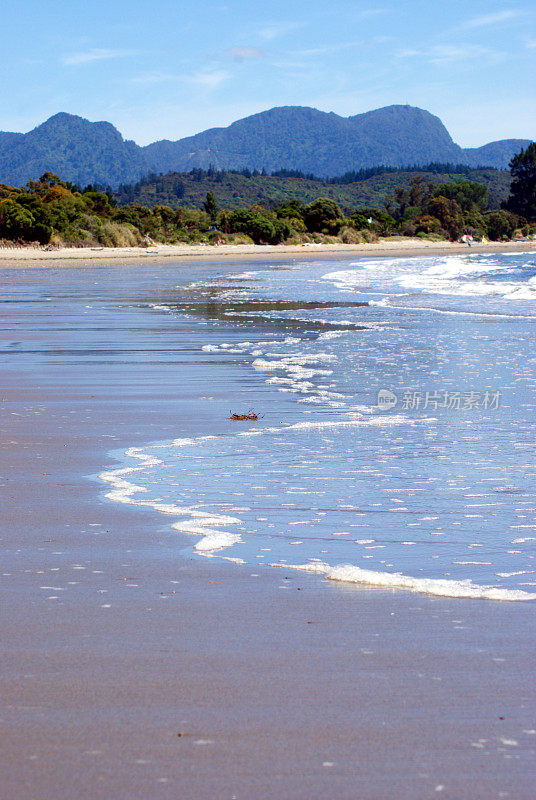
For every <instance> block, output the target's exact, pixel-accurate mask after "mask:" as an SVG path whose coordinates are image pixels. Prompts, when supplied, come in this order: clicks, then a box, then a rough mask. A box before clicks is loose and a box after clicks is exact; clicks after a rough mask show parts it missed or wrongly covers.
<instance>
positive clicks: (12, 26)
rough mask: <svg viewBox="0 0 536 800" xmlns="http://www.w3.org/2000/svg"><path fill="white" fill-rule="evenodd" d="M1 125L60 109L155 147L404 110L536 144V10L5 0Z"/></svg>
mask: <svg viewBox="0 0 536 800" xmlns="http://www.w3.org/2000/svg"><path fill="white" fill-rule="evenodd" d="M0 19H1V21H2V34H3V35H2V40H3V42H2V59H1V63H0V72H1V80H0V87H1V88H0V129H2V130H11V131H28V130H30V129H31V128H33V127H35V126H36V125H38V124H39V123H41V122H43V121H44V120H45V119H47V118H48V117H49V116H51V115H52V114H54V113H56V112H58V111H67V112H69V113H72V114H79V115H81V116H84V117H86V118H88V119H90V120H93V121H95V120H103V119H104V120H108V121H110V122H112V123H113V124H114V125H115V126H116V127H117V128H118V129H119V130H120V131H121V133H122V134H123V135H124V136H125V138H129V139H134V140H135V141H136V142H138V143H139V144H147V143H148V142H151V141H155V140H157V139H163V138H169V139H179V138H181V137H183V136H188V135H190V134H193V133H198V132H199V131H201V130H204V129H206V128H209V127H215V126H223V125H228V124H229V123H231V122H233V121H234V120H236V119H239V118H241V117H244V116H247V115H249V114H253V113H256V112H258V111H263V110H265V109H268V108H272V107H273V106H281V105H302V106H314V107H316V108H319V109H321V110H323V111H335V112H336V113H338V114H341V115H343V116H350V115H353V114H358V113H361V112H363V111H368V110H370V109H373V108H380V107H381V106H385V105H390V104H392V103H409V104H410V105H414V106H420V107H421V108H426V109H427V110H429V111H431V112H432V113H434V114H437V116H439V117H440V118H441V119H442V120H443V122H444V123H445V125H446V126H447V128H448V129H449V131H450V133H451V135H452V137H453V138H454V140H455V141H456V142H458V143H459V144H461V145H462V146H466V147H471V146H478V145H481V144H484V143H485V142H488V141H493V140H496V139H503V138H536V90H535V88H534V87H535V85H536V80H535V78H536V69H535V59H536V28H535V19H536V6H535V4H534V2H527V0H521V2H497V3H494V2H492V0H491V1H488V2H483V1H482V0H463V2H462V1H461V0H443V2H436V1H435V0H406V2H405V3H401V2H399V1H398V2H393V1H392V0H388V2H382V1H381V0H379V2H378V3H372V2H367V1H366V0H363V2H360V0H354V2H348V0H331V2H329V3H327V2H325V0H324V1H323V2H320V0H307V2H304V0H294V2H288V0H287V2H283V0H265V1H264V2H262V3H258V4H257V3H255V2H251V0H249V2H245V1H244V2H242V1H240V2H239V1H238V0H222V1H221V2H218V1H216V2H210V1H209V2H202V0H198V2H191V0H182V1H181V0H152V1H151V2H147V1H146V0H145V1H142V0H107V2H105V1H104V0H84V1H83V0H68V2H67V1H66V0H44V1H43V0H39V1H38V0H16V1H15V0H2V10H1V17H0Z"/></svg>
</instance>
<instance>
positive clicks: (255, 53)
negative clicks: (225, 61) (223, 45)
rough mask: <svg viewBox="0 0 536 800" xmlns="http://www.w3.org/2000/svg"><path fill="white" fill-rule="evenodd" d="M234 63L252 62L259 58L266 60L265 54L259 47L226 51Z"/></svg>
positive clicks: (232, 48) (234, 48)
mask: <svg viewBox="0 0 536 800" xmlns="http://www.w3.org/2000/svg"><path fill="white" fill-rule="evenodd" d="M225 54H226V55H228V56H230V57H231V58H232V59H233V60H234V61H252V60H254V59H257V58H264V53H263V52H262V50H259V48H258V47H230V48H229V50H226V51H225Z"/></svg>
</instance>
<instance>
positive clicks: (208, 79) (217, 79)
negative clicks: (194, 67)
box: [187, 69, 231, 89]
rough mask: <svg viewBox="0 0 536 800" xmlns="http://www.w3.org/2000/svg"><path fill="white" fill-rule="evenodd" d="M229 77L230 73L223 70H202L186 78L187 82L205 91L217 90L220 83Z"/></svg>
mask: <svg viewBox="0 0 536 800" xmlns="http://www.w3.org/2000/svg"><path fill="white" fill-rule="evenodd" d="M230 77H231V73H230V72H227V71H226V70H224V69H203V70H201V71H200V72H198V73H196V74H195V75H192V76H190V77H189V78H187V80H188V81H190V82H191V83H195V84H197V85H198V86H202V87H203V88H205V89H217V88H218V86H221V84H222V83H225V81H228V80H229V78H230Z"/></svg>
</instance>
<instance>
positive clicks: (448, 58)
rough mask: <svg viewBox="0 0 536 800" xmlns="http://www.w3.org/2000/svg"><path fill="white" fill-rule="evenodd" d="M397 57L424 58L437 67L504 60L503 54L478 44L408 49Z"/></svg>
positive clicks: (400, 52)
mask: <svg viewBox="0 0 536 800" xmlns="http://www.w3.org/2000/svg"><path fill="white" fill-rule="evenodd" d="M396 55H397V56H398V58H423V59H425V60H426V61H427V62H428V63H429V64H434V65H435V66H441V65H442V64H455V63H459V62H462V61H470V60H471V59H474V58H491V59H492V60H493V61H497V60H501V59H502V53H499V52H497V51H496V50H490V49H489V48H487V47H481V46H480V45H477V44H470V45H465V46H461V45H459V46H456V45H434V46H433V47H428V48H424V49H422V50H417V49H411V48H406V49H404V50H399V51H398V52H397V54H396Z"/></svg>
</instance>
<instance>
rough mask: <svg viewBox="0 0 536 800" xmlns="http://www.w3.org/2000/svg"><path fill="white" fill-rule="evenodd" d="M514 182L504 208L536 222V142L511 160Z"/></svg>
mask: <svg viewBox="0 0 536 800" xmlns="http://www.w3.org/2000/svg"><path fill="white" fill-rule="evenodd" d="M510 174H511V176H512V183H511V185H510V194H509V196H508V200H507V201H506V202H505V203H504V208H505V209H507V210H508V211H512V212H513V213H515V214H519V216H521V217H524V218H525V220H527V222H536V142H531V143H530V144H529V146H528V147H527V148H526V150H521V152H520V153H518V154H517V155H516V156H514V157H513V158H512V160H511V161H510Z"/></svg>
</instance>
